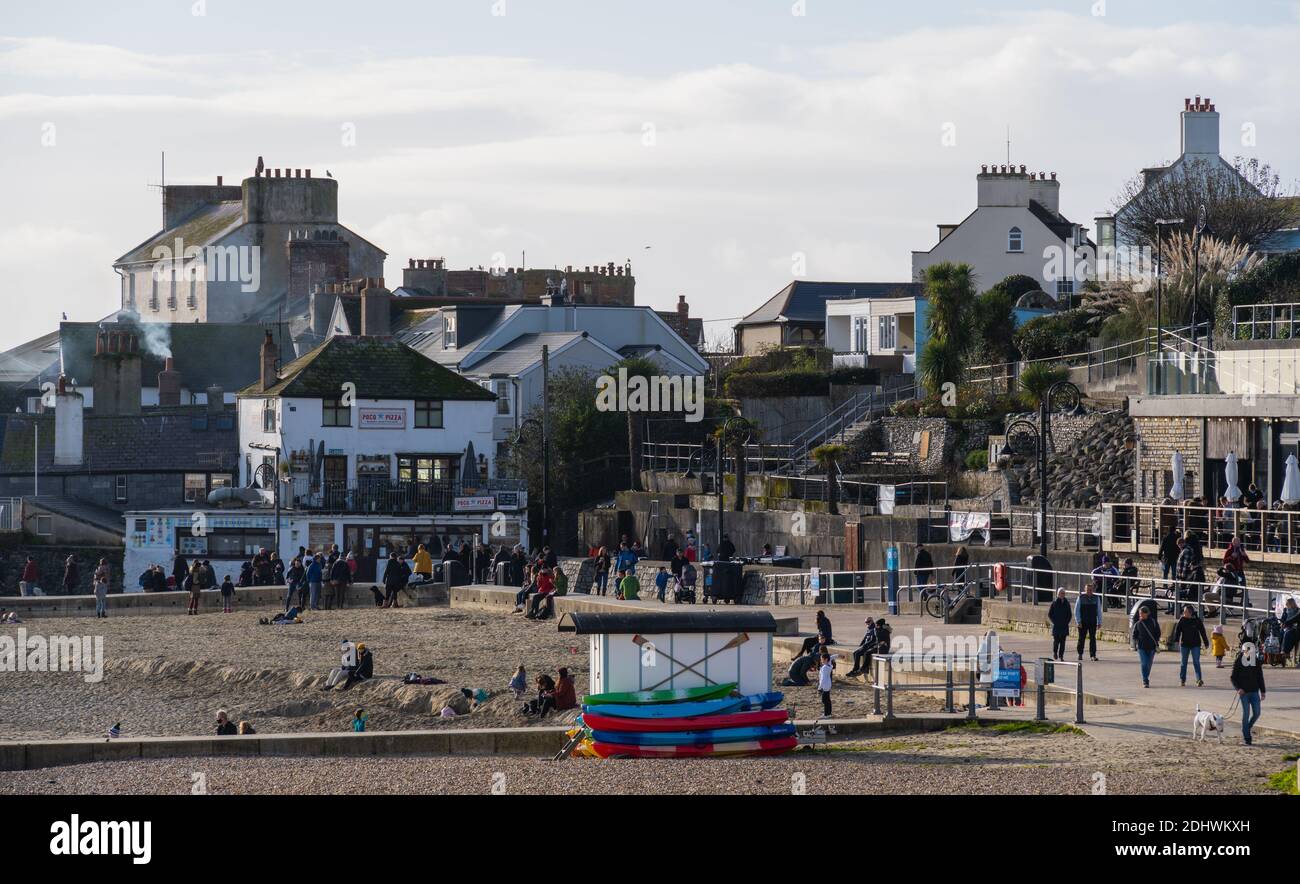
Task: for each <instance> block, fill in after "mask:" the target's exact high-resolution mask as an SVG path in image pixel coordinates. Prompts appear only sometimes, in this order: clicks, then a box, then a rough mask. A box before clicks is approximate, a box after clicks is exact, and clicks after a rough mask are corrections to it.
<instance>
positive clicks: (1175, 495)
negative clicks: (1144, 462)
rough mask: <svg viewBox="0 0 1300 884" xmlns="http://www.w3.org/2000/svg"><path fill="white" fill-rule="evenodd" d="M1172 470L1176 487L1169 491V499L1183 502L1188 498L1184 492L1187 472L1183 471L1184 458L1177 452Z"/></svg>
mask: <svg viewBox="0 0 1300 884" xmlns="http://www.w3.org/2000/svg"><path fill="white" fill-rule="evenodd" d="M1171 469H1172V470H1173V474H1174V486H1173V487H1172V488H1170V489H1169V499H1170V500H1182V499H1183V498H1184V497H1186V496H1187V495H1186V494H1185V493H1184V492H1183V474H1184V473H1185V472H1186V470H1184V469H1183V456H1182V455H1181V454H1179V453H1178V452H1177V451H1175V452H1174V457H1173V463H1172V465H1171Z"/></svg>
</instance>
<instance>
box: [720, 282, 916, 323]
mask: <svg viewBox="0 0 1300 884" xmlns="http://www.w3.org/2000/svg"><path fill="white" fill-rule="evenodd" d="M922 291H923V287H922V286H921V284H920V283H916V282H807V281H804V280H800V279H796V280H795V281H794V282H792V283H790V284H789V285H787V286H786V287H785V288H783V289H781V291H779V292H777V293H776V294H775V295H773V296H772V297H771V298H769V299H768V300H767V301H766V302H764V303H763V305H762V306H760V307H759V308H758V309H757V310H755V311H754V312H753V313H750V314H749V315H748V316H746V317H745V318H744V319H742V320H741V321H740V322H738V323H736V324H737V325H738V326H743V325H762V324H765V323H770V322H781V321H789V322H811V323H818V324H824V323H825V322H826V302H827V301H836V300H845V299H849V298H900V297H917V296H919V295H920V294H921V293H922Z"/></svg>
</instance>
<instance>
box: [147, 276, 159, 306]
mask: <svg viewBox="0 0 1300 884" xmlns="http://www.w3.org/2000/svg"><path fill="white" fill-rule="evenodd" d="M149 309H150V310H152V311H153V312H155V313H157V312H158V276H157V274H154V273H150V274H149Z"/></svg>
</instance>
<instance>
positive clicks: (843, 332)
mask: <svg viewBox="0 0 1300 884" xmlns="http://www.w3.org/2000/svg"><path fill="white" fill-rule="evenodd" d="M916 310H917V298H915V297H906V298H852V299H849V300H842V301H827V302H826V347H827V348H828V349H829V350H831V352H832V353H833V354H834V360H835V367H836V368H839V367H842V366H843V367H849V368H859V367H861V368H866V367H873V368H874V367H879V368H884V369H889V370H892V371H894V372H901V373H903V374H914V373H915V372H916V340H917V337H916Z"/></svg>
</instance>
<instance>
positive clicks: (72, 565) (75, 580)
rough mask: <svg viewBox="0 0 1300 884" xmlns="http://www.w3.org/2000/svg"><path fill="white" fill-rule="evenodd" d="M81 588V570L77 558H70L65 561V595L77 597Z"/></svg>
mask: <svg viewBox="0 0 1300 884" xmlns="http://www.w3.org/2000/svg"><path fill="white" fill-rule="evenodd" d="M80 588H81V570H80V569H79V568H78V567H77V557H76V556H72V555H70V556H68V557H67V558H66V559H64V560H63V593H64V595H76V594H77V590H78V589H80Z"/></svg>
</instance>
